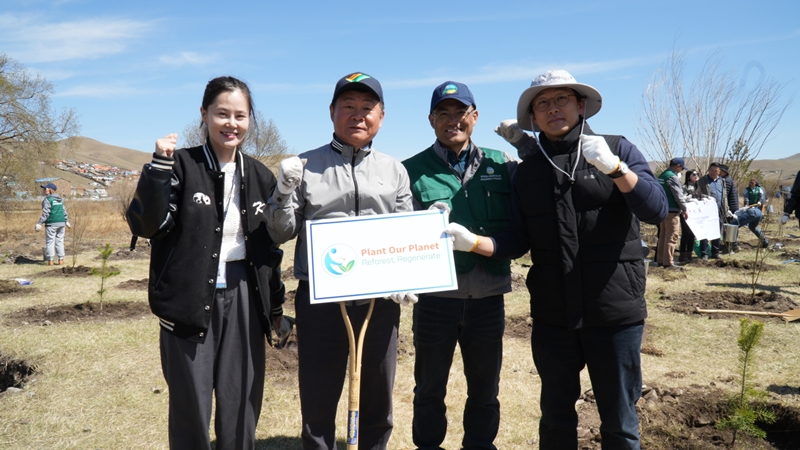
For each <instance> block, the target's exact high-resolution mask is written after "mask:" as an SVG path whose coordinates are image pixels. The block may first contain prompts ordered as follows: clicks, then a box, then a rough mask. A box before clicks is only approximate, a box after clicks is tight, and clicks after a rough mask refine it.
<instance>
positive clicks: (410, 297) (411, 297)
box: [386, 292, 419, 306]
mask: <svg viewBox="0 0 800 450" xmlns="http://www.w3.org/2000/svg"><path fill="white" fill-rule="evenodd" d="M386 298H389V299H392V301H394V302H395V303H397V304H398V305H403V306H407V305H413V304H414V303H417V300H419V299H418V298H417V296H416V295H415V294H413V293H411V292H395V293H394V294H391V295H389V296H388V297H386Z"/></svg>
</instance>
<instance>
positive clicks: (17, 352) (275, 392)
mask: <svg viewBox="0 0 800 450" xmlns="http://www.w3.org/2000/svg"><path fill="white" fill-rule="evenodd" d="M91 205H93V206H94V205H96V207H93V208H92V211H93V214H92V220H91V222H90V225H89V230H88V231H87V236H90V238H89V239H88V240H87V242H91V245H92V246H91V247H90V246H89V244H87V248H86V249H85V250H84V251H83V252H82V253H81V254H80V257H79V264H84V265H90V266H94V267H98V266H99V265H100V261H98V260H96V259H95V257H96V255H97V254H98V253H97V251H96V249H95V248H94V247H96V246H97V245H99V244H100V243H102V242H106V241H108V242H111V243H112V245H114V246H115V247H120V246H126V245H127V243H128V239H129V237H130V235H129V234H128V231H127V228H126V227H125V224H124V222H123V221H122V219H121V218H120V217H119V214H118V213H117V212H114V211H113V210H112V207H111V205H110V204H109V205H106V202H92V203H91ZM67 207H68V208H69V207H70V203H67ZM37 210H38V205H33V206H32V207H31V208H29V210H27V211H23V212H21V213H19V214H15V215H14V216H13V218H12V220H11V222H10V223H9V222H8V221H6V222H5V223H0V230H9V232H8V234H7V235H6V236H7V240H6V242H5V243H6V244H7V247H6V248H8V247H11V246H13V245H16V246H20V245H22V243H23V242H25V241H29V242H30V245H32V246H34V248H37V247H40V246H41V242H43V236H42V235H41V234H34V232H33V224H34V223H35V222H36V219H37V217H38V212H37ZM793 223H796V222H794V221H793ZM776 233H777V230H776ZM787 233H789V234H798V235H800V232H798V231H797V229H796V226H795V227H794V228H790V229H788V230H787ZM68 237H69V236H68ZM740 237H741V238H742V239H743V240H746V241H747V242H754V241H751V240H750V239H751V236H750V233H749V231H746V230H742V233H740ZM67 244H68V245H69V240H67ZM786 245H787V249H789V250H793V251H797V250H798V249H799V248H800V242H798V241H797V240H792V239H787V240H786ZM2 249H3V248H0V250H2ZM750 252H752V251H744V252H742V253H738V254H736V255H734V256H732V257H731V258H736V259H741V260H748V258H751V256H749V255H750ZM291 253H292V248H291V246H289V247H287V248H286V254H287V258H286V261H285V262H284V264H285V266H289V265H291V263H292V262H291ZM782 259H783V258H781V257H780V256H779V255H778V254H776V253H773V254H771V255H770V256H769V257H768V258H767V263H768V264H771V265H774V266H777V267H778V269H777V270H771V271H768V272H765V273H764V275H763V276H762V280H761V285H762V288H763V289H768V290H778V291H780V292H781V293H783V294H785V295H789V296H792V297H793V298H796V297H797V295H798V293H800V286H798V279H800V277H799V276H798V275H800V265H795V264H787V265H782V264H780V263H781V260H782ZM113 265H114V266H115V267H118V268H119V269H120V270H121V273H120V275H118V276H116V277H113V278H111V279H109V282H110V284H111V289H110V291H109V292H108V293H107V294H106V295H107V301H108V302H111V303H113V302H121V301H136V302H145V301H146V294H145V293H144V291H129V290H121V289H114V288H113V287H114V286H116V285H118V284H120V283H123V282H125V281H128V280H138V279H142V278H146V276H147V261H146V260H117V261H114V262H113ZM49 270H52V269H51V268H49V267H46V266H39V265H14V264H0V279H9V278H28V279H32V280H34V285H33V286H32V287H33V288H35V291H34V292H32V293H30V294H27V295H18V296H0V320H2V318H3V317H4V316H6V315H8V314H10V313H12V312H16V311H19V310H22V309H24V308H27V307H29V306H32V305H42V304H46V305H57V304H67V305H74V304H78V303H83V302H85V301H86V300H88V299H91V300H94V301H97V300H99V299H98V295H97V294H96V292H97V289H98V288H99V282H100V280H99V278H97V277H87V278H72V277H70V278H51V277H43V276H42V274H43V273H44V272H46V271H49ZM517 270H520V271H524V270H525V269H522V268H521V267H517ZM668 278H669V279H664V278H663V277H662V275H660V273H658V272H656V271H651V273H650V278H649V279H648V288H647V298H648V302H649V310H650V319H649V320H648V331H647V337H646V344H647V345H649V346H651V347H653V348H656V349H658V350H659V351H661V352H662V353H663V356H660V357H656V356H650V355H643V364H644V379H645V381H646V382H649V383H659V384H662V385H666V386H676V387H679V386H686V385H689V384H692V383H696V384H700V385H708V384H709V383H711V382H714V383H716V384H717V385H718V386H720V387H722V388H724V389H728V390H732V389H733V388H734V385H733V384H732V383H730V382H728V381H726V380H727V379H728V377H730V376H732V375H733V371H734V370H735V367H736V358H737V347H736V336H737V335H738V323H737V322H736V321H734V320H709V319H705V318H701V317H699V316H686V315H680V314H676V313H674V312H671V311H670V310H669V309H668V308H669V300H664V299H662V296H661V293H662V292H667V293H670V292H673V293H674V292H682V291H687V290H692V289H695V290H698V291H706V290H730V289H736V290H738V289H747V287H748V286H749V281H748V280H749V278H748V276H747V272H746V271H738V270H737V271H734V270H723V269H717V268H711V267H698V266H693V267H689V268H688V269H686V270H685V271H684V272H682V273H678V274H676V275H673V276H670V277H668ZM294 284H295V283H290V284H289V286H288V288H289V289H294V287H295V286H294ZM287 309H290V308H287ZM527 313H528V296H527V293H514V294H512V295H509V296H508V297H507V304H506V315H507V317H518V316H524V315H526V314H527ZM0 327H1V328H0V330H1V331H0V353H3V354H4V355H7V356H14V357H17V358H23V359H25V360H28V361H30V362H32V363H35V364H37V365H38V366H39V368H40V373H39V374H37V375H36V381H35V382H32V383H30V384H29V385H28V386H27V387H26V389H25V390H24V391H23V392H22V393H19V394H14V395H3V396H0V448H8V449H44V448H47V449H50V448H58V449H84V448H113V449H127V448H131V449H132V448H137V449H139V448H153V449H159V448H166V447H167V444H166V442H167V436H166V417H167V399H168V397H167V396H168V394H167V393H163V392H162V393H154V392H153V389H154V388H159V389H162V390H163V389H164V388H165V383H164V379H163V377H162V375H161V367H160V361H159V352H158V324H157V322H156V320H155V318H154V317H153V316H147V317H143V318H142V319H140V320H132V321H118V322H107V323H101V322H95V323H82V324H77V323H73V324H55V325H52V326H36V325H21V326H9V325H7V324H0ZM400 334H401V352H400V356H399V364H398V374H397V381H396V387H395V395H394V401H395V424H396V428H395V432H394V434H393V436H392V441H391V444H390V447H391V448H393V449H405V448H413V446H412V441H411V428H410V424H411V419H412V400H413V387H414V381H413V345H412V333H411V309H410V308H403V312H402V318H401V330H400ZM798 341H800V328H798V324H797V323H790V324H785V323H779V322H769V323H767V324H766V327H765V330H764V337H763V340H762V344H761V348H760V349H759V350H758V354H759V355H760V359H759V365H757V366H756V372H755V373H754V382H755V383H756V384H757V385H758V386H760V387H762V388H766V387H768V386H770V385H779V386H781V385H789V386H797V385H798V384H800V380H799V379H798V375H797V374H798V373H800V358H798V355H797V350H796V343H797V342H798ZM504 345H505V348H504V364H503V372H502V375H501V386H500V402H501V408H502V419H501V423H500V427H501V429H500V433H499V436H498V438H497V441H496V444H497V445H498V447H499V448H528V447H529V444H528V442H529V440H536V437H537V419H538V417H539V403H538V398H539V389H540V384H539V380H538V377H537V376H536V374H535V370H534V367H533V361H532V358H531V354H530V344H529V341H528V340H527V339H512V338H507V339H506V340H505V343H504ZM276 370H278V369H277V368H274V367H269V368H268V382H267V388H266V390H265V393H264V397H265V402H264V408H263V411H262V415H261V420H260V422H259V427H258V430H257V433H258V439H259V444H258V448H260V449H284V448H286V449H291V448H299V441H298V440H297V438H298V436H299V433H300V412H299V403H298V392H297V385H296V379H294V378H290V379H291V380H293V381H292V382H290V383H286V382H285V381H284V382H274V381H275V380H278V379H279V377H277V376H275V375H274V374H275V373H276V372H274V371H276ZM270 374H273V376H271V375H270ZM582 380H583V388H584V389H588V388H589V381H588V376H586V372H585V371H584V373H583V377H582ZM448 388H449V389H448V398H447V406H448V411H449V419H450V423H449V430H448V436H447V440H446V441H445V443H444V445H443V446H444V447H445V448H458V447H459V444H460V439H461V414H462V411H463V403H464V400H465V393H466V384H465V380H464V377H463V374H462V363H461V359H460V356H459V355H458V352H457V354H456V358H455V360H454V363H453V368H452V370H451V378H450V383H449V386H448ZM345 395H346V393H345ZM345 408H346V401H344V400H343V401H341V402H340V408H339V420H338V424H339V429H338V434H339V436H343V435H344V433H345V423H344V417H345Z"/></svg>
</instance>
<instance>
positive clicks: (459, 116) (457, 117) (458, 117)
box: [433, 107, 475, 122]
mask: <svg viewBox="0 0 800 450" xmlns="http://www.w3.org/2000/svg"><path fill="white" fill-rule="evenodd" d="M474 112H475V110H474V109H472V107H469V108H467V110H466V111H459V112H456V113H455V114H450V113H449V112H446V111H439V112H434V114H433V117H435V118H436V120H441V121H447V120H454V121H456V122H461V121H462V120H464V119H466V118H467V116H468V115H470V114H472V113H474Z"/></svg>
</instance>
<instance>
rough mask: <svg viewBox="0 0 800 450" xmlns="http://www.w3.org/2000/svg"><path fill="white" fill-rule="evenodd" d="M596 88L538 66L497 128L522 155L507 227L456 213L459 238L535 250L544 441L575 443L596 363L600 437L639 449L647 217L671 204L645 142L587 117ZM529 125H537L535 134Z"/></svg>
mask: <svg viewBox="0 0 800 450" xmlns="http://www.w3.org/2000/svg"><path fill="white" fill-rule="evenodd" d="M601 107H602V96H601V95H600V93H599V92H598V91H597V89H595V88H593V87H591V86H589V85H587V84H583V83H578V82H577V81H575V78H573V77H572V75H570V74H569V72H567V71H565V70H551V71H548V72H546V73H544V74H543V75H540V76H539V77H537V78H535V79H534V80H533V82H532V83H531V86H530V87H529V88H527V89H526V90H525V91H524V92H523V93H522V95H521V96H520V99H519V102H518V106H517V120H516V121H513V120H511V121H504V122H503V123H501V124H500V126H499V127H497V129H496V131H497V132H498V134H500V135H501V136H503V137H504V138H505V139H506V140H508V141H509V142H511V143H512V144H513V145H515V146H516V147H517V148H518V149H519V150H520V155H523V156H524V159H523V162H522V163H521V164H520V165H519V168H518V169H517V176H516V178H515V179H514V182H513V191H512V199H511V216H510V219H509V220H510V224H509V227H508V228H507V229H506V231H504V232H503V233H501V234H498V235H495V236H492V237H491V238H489V237H483V236H476V235H474V234H473V233H471V232H469V231H468V230H467V229H465V228H464V227H463V226H461V225H459V224H454V223H451V224H450V225H449V226H448V227H447V228H446V229H445V232H446V233H448V234H450V235H451V236H452V238H453V243H454V248H455V249H456V250H461V251H474V252H477V253H478V254H481V255H487V256H492V257H495V258H508V257H512V258H517V257H519V256H521V255H523V254H524V253H525V252H527V251H528V250H530V254H531V260H532V262H533V264H532V266H531V269H530V271H529V272H528V278H527V283H526V284H527V286H528V290H529V292H530V296H531V317H532V318H533V327H532V333H531V348H532V350H533V360H534V363H535V365H536V369H537V371H538V372H539V376H540V378H541V381H542V390H541V403H540V404H541V409H542V417H541V420H540V422H539V439H540V440H539V442H540V448H542V449H555V448H558V449H560V448H576V447H577V446H578V436H577V425H578V416H577V413H576V411H575V402H576V401H577V400H578V397H579V396H580V393H581V385H580V372H581V370H582V369H583V367H584V366H586V367H588V369H589V376H590V379H591V382H592V389H593V391H594V396H595V399H596V401H597V407H598V410H599V412H600V418H601V420H602V425H601V426H600V433H601V435H602V443H603V448H614V449H638V448H640V445H639V419H638V416H637V414H636V407H635V405H636V401H637V400H638V399H639V397H640V396H641V391H642V373H641V363H640V356H639V354H640V351H641V342H642V333H643V331H644V319H645V317H646V316H647V308H646V305H645V298H644V288H645V268H644V262H643V261H642V256H641V238H640V235H639V221H640V220H643V221H645V222H647V223H651V224H657V223H659V222H661V221H662V220H664V218H665V217H666V216H667V199H666V195H665V193H664V189H662V188H661V186H660V185H659V184H658V182H657V181H656V179H655V177H654V176H653V173H652V172H651V171H650V169H649V167H648V164H647V161H646V160H645V158H644V156H642V154H641V152H640V151H639V150H638V149H637V148H636V146H634V145H633V144H631V143H630V142H629V141H628V140H627V139H625V138H624V137H622V136H613V135H603V136H601V135H597V134H595V133H594V131H592V130H591V128H590V127H589V125H588V124H587V123H586V119H588V118H589V117H592V116H594V115H595V114H597V112H598V111H600V108H601ZM524 130H528V131H534V132H538V133H539V135H538V137H537V136H536V134H533V135H530V134H527V133H525V131H524Z"/></svg>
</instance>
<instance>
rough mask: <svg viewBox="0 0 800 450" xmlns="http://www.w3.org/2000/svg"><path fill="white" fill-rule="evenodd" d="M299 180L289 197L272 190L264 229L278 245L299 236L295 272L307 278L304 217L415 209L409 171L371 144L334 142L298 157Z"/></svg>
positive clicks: (295, 256) (327, 216)
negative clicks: (356, 145) (301, 163)
mask: <svg viewBox="0 0 800 450" xmlns="http://www.w3.org/2000/svg"><path fill="white" fill-rule="evenodd" d="M298 156H299V157H300V159H304V160H306V163H305V167H304V169H303V181H302V182H301V183H300V186H298V187H297V189H295V191H294V192H293V193H292V194H291V195H284V194H281V192H280V191H279V190H278V189H277V188H276V189H275V191H274V192H273V194H272V197H271V198H270V199H269V202H268V204H269V214H268V215H267V230H268V231H269V235H270V237H272V240H274V241H275V242H276V243H279V244H282V243H284V242H286V241H289V240H291V239H292V238H294V237H297V244H296V245H295V249H294V276H295V278H297V279H298V280H308V253H307V249H306V242H305V240H306V236H305V221H306V220H314V219H333V218H340V217H354V216H369V215H377V214H390V213H396V212H406V211H413V210H414V207H413V205H412V195H411V189H410V187H409V182H408V173H407V172H406V169H405V167H403V165H402V164H400V162H399V161H397V160H396V159H394V158H392V157H391V156H388V155H385V154H383V153H379V152H377V151H375V150H373V149H372V148H364V149H361V150H358V151H356V150H355V149H354V148H353V147H351V146H349V145H345V144H342V143H340V142H339V141H337V140H336V137H335V136H334V139H333V141H331V143H330V144H327V145H323V146H322V147H320V148H317V149H315V150H309V151H307V152H304V153H301V154H300V155H298Z"/></svg>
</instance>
